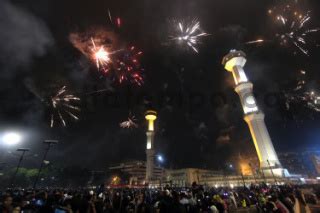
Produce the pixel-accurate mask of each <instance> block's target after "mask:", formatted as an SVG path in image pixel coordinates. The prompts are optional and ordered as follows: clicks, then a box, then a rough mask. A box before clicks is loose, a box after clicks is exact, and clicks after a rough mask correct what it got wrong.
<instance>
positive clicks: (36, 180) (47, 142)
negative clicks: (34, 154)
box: [33, 140, 58, 189]
mask: <svg viewBox="0 0 320 213" xmlns="http://www.w3.org/2000/svg"><path fill="white" fill-rule="evenodd" d="M43 143H44V144H46V145H47V148H46V150H45V152H44V155H43V159H42V161H41V164H40V168H39V172H38V175H37V177H36V179H35V181H34V183H33V188H34V189H35V188H36V186H37V183H38V180H39V177H40V174H41V171H42V168H43V166H44V162H45V160H46V158H47V155H48V152H49V150H50V148H51V147H52V146H53V145H55V144H58V141H57V140H45V141H44V142H43Z"/></svg>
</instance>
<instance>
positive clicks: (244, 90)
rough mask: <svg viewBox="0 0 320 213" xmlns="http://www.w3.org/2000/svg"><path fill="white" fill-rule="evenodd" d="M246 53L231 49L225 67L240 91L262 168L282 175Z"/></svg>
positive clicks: (266, 171)
mask: <svg viewBox="0 0 320 213" xmlns="http://www.w3.org/2000/svg"><path fill="white" fill-rule="evenodd" d="M245 57H246V55H245V53H244V52H242V51H235V50H231V51H230V53H229V54H228V55H226V56H225V57H224V58H223V61H222V64H223V65H224V66H225V69H226V70H227V71H229V72H232V75H233V78H234V82H235V91H236V92H237V93H238V95H239V97H240V101H241V105H242V108H243V112H244V120H245V121H246V122H247V124H248V126H249V129H250V133H251V136H252V140H253V142H254V146H255V148H256V151H257V155H258V158H259V161H260V168H261V169H262V170H264V171H265V173H266V174H268V175H271V174H272V175H276V176H282V175H283V174H282V173H283V169H281V164H280V162H279V159H278V156H277V153H276V151H275V149H274V147H273V144H272V141H271V139H270V136H269V133H268V130H267V127H266V124H265V122H264V113H263V112H262V111H261V110H259V108H258V106H257V104H256V99H255V97H254V95H253V92H252V88H253V84H252V83H251V82H250V81H249V80H248V78H247V76H246V74H245V72H244V70H243V67H244V65H245V63H246V58H245Z"/></svg>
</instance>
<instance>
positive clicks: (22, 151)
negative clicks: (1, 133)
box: [10, 148, 30, 187]
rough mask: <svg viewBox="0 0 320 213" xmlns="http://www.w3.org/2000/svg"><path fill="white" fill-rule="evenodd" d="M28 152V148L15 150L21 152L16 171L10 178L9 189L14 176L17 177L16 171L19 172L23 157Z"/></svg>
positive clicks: (12, 184) (12, 183)
mask: <svg viewBox="0 0 320 213" xmlns="http://www.w3.org/2000/svg"><path fill="white" fill-rule="evenodd" d="M28 151H30V149H28V148H19V149H17V152H21V155H20V159H19V161H18V165H17V169H16V171H15V172H14V173H13V176H12V178H11V184H10V186H11V187H13V186H14V181H15V179H16V176H17V173H18V171H19V169H20V166H21V163H22V161H23V158H24V155H25V153H26V152H28Z"/></svg>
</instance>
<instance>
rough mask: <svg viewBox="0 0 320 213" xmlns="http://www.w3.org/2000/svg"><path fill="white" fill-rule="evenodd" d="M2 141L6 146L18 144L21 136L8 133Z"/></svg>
mask: <svg viewBox="0 0 320 213" xmlns="http://www.w3.org/2000/svg"><path fill="white" fill-rule="evenodd" d="M2 141H3V142H4V143H5V144H6V145H15V144H18V143H20V141H21V135H19V134H18V133H16V132H8V133H5V134H4V136H3V138H2Z"/></svg>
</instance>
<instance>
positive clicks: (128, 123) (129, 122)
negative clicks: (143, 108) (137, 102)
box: [119, 116, 138, 129]
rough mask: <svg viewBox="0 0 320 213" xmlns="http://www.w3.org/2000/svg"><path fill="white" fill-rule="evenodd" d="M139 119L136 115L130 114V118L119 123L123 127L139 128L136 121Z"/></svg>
mask: <svg viewBox="0 0 320 213" xmlns="http://www.w3.org/2000/svg"><path fill="white" fill-rule="evenodd" d="M136 121H137V119H136V118H135V116H129V117H128V120H126V121H123V122H121V123H120V124H119V125H120V127H121V128H123V129H125V128H126V129H130V128H138V124H137V123H136Z"/></svg>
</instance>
